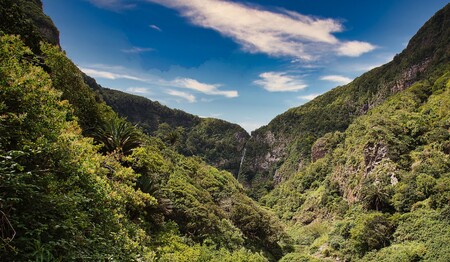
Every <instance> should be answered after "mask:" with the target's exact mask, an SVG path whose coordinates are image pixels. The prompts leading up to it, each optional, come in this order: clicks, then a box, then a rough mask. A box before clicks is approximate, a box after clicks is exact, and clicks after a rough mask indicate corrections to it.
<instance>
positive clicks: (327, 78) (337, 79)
mask: <svg viewBox="0 0 450 262" xmlns="http://www.w3.org/2000/svg"><path fill="white" fill-rule="evenodd" d="M320 80H324V81H330V82H335V83H338V84H342V85H345V84H348V83H350V82H351V81H353V79H351V78H349V77H346V76H341V75H328V76H322V77H321V78H320Z"/></svg>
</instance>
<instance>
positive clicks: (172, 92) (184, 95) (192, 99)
mask: <svg viewBox="0 0 450 262" xmlns="http://www.w3.org/2000/svg"><path fill="white" fill-rule="evenodd" d="M166 93H167V94H169V95H171V96H176V97H180V98H183V99H185V100H186V101H188V102H189V103H195V102H196V101H197V99H196V98H195V96H194V95H192V94H189V93H186V92H181V91H177V90H167V92H166Z"/></svg>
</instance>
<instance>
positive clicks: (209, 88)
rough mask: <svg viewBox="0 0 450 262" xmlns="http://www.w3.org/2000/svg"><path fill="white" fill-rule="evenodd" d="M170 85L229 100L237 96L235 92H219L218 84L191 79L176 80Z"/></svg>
mask: <svg viewBox="0 0 450 262" xmlns="http://www.w3.org/2000/svg"><path fill="white" fill-rule="evenodd" d="M170 83H171V84H172V85H173V86H175V87H179V88H187V89H191V90H195V91H198V92H201V93H204V94H207V95H221V96H225V97H229V98H232V97H238V96H239V94H238V92H237V91H236V90H229V91H228V90H227V91H225V90H219V87H220V86H221V85H219V84H205V83H201V82H199V81H197V80H195V79H191V78H177V79H175V80H173V81H171V82H170Z"/></svg>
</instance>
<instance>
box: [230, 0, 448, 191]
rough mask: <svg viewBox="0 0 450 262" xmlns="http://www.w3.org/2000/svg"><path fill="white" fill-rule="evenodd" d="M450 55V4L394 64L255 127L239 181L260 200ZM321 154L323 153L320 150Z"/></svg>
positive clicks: (415, 37)
mask: <svg viewBox="0 0 450 262" xmlns="http://www.w3.org/2000/svg"><path fill="white" fill-rule="evenodd" d="M449 59H450V5H447V6H446V7H445V8H443V9H442V10H441V11H439V12H437V13H436V14H435V15H434V16H433V17H432V18H431V19H430V20H429V21H428V22H427V23H426V24H425V25H424V26H423V27H422V28H421V29H420V30H419V31H418V32H417V34H416V35H415V36H414V37H413V38H412V39H411V41H410V42H409V44H408V46H407V48H406V49H405V50H404V51H403V52H402V53H401V54H398V55H396V56H395V57H394V59H393V61H391V62H390V63H388V64H386V65H383V66H381V67H378V68H375V69H373V70H371V71H369V72H367V73H365V74H363V75H362V76H361V77H358V78H356V79H355V80H354V81H353V82H351V83H350V84H348V85H345V86H340V87H337V88H335V89H333V90H331V91H330V92H327V93H325V94H323V95H321V96H319V97H317V98H316V99H314V100H313V101H310V102H309V103H307V104H305V105H303V106H300V107H297V108H292V109H290V110H288V111H287V112H285V113H283V114H281V115H279V116H277V117H276V118H275V119H273V120H272V121H271V122H270V123H269V124H268V125H267V126H264V127H262V128H260V129H258V130H256V131H254V132H253V133H252V135H251V138H250V139H249V141H248V143H247V147H246V156H245V161H244V163H243V165H242V170H241V172H240V174H239V181H241V182H242V183H243V184H244V185H246V186H247V187H248V188H249V189H250V191H251V194H252V196H253V197H255V198H258V197H260V196H262V195H264V194H266V193H267V192H268V191H270V190H271V189H272V188H273V186H274V185H276V184H277V183H279V182H280V181H283V180H286V179H287V178H288V177H289V176H291V175H292V174H294V173H295V172H297V171H300V170H302V169H303V168H304V167H305V166H307V164H308V163H309V162H310V160H311V147H312V145H313V143H314V142H315V141H316V140H317V139H318V138H319V137H321V136H323V135H325V134H326V133H329V132H334V131H341V132H342V131H344V130H346V128H347V127H348V126H349V124H350V123H352V122H353V121H354V119H355V118H357V117H358V116H360V115H364V114H366V113H367V112H368V110H370V109H371V108H373V107H375V106H377V105H379V104H381V103H382V102H383V101H385V100H386V98H388V97H390V96H391V95H393V94H395V93H398V92H400V91H402V90H405V89H406V88H408V87H409V86H411V85H412V84H413V83H414V82H416V81H418V80H422V79H427V78H429V77H431V76H432V74H436V70H437V72H439V70H440V69H442V66H443V65H445V64H446V63H448V61H449ZM313 151H314V149H313ZM316 152H319V154H320V150H319V151H316Z"/></svg>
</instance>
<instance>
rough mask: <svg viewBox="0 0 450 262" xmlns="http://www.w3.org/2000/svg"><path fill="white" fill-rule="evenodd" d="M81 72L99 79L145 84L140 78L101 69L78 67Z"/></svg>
mask: <svg viewBox="0 0 450 262" xmlns="http://www.w3.org/2000/svg"><path fill="white" fill-rule="evenodd" d="M79 68H80V70H81V71H83V72H84V73H85V74H87V75H89V76H91V77H100V78H106V79H111V80H116V79H129V80H135V81H140V82H145V81H146V79H144V78H140V77H137V76H133V75H127V74H120V73H114V72H111V71H104V70H101V69H95V68H86V67H79Z"/></svg>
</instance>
